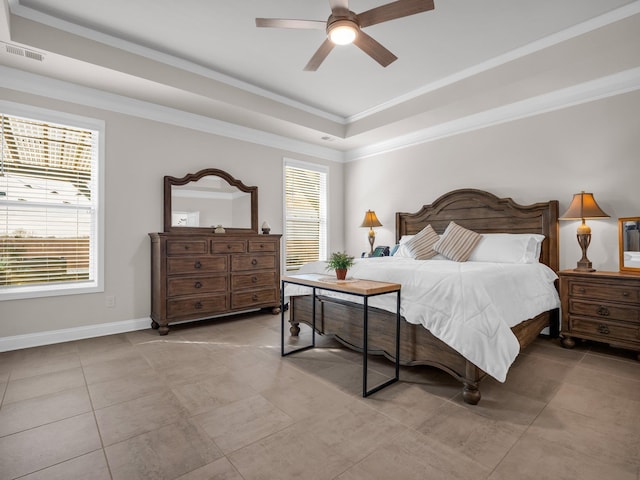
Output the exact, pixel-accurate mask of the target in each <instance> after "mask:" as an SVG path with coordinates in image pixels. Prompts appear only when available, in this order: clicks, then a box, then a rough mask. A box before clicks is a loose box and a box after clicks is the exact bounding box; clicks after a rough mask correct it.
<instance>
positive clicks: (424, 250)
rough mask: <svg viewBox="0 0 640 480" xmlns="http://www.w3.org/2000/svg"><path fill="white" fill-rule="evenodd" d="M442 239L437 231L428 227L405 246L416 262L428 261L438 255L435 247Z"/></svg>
mask: <svg viewBox="0 0 640 480" xmlns="http://www.w3.org/2000/svg"><path fill="white" fill-rule="evenodd" d="M439 239H440V237H439V236H438V234H437V233H436V231H435V230H434V229H433V228H432V227H431V225H427V226H426V227H424V228H423V229H422V230H420V231H419V232H418V233H417V234H415V235H414V236H413V237H411V238H410V239H409V240H407V241H406V242H405V243H404V244H403V245H404V246H405V247H406V248H407V250H409V253H410V254H411V256H412V257H413V258H415V259H416V260H428V259H430V258H431V257H434V256H435V255H436V251H435V250H434V249H433V246H434V245H435V244H436V242H437V241H438V240H439Z"/></svg>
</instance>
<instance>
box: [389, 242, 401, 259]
mask: <svg viewBox="0 0 640 480" xmlns="http://www.w3.org/2000/svg"><path fill="white" fill-rule="evenodd" d="M398 248H400V244H399V243H396V244H395V245H394V246H393V247H391V251H390V252H389V256H390V257H393V256H394V255H395V254H396V252H397V251H398Z"/></svg>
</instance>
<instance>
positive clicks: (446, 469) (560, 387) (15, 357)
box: [0, 315, 640, 480]
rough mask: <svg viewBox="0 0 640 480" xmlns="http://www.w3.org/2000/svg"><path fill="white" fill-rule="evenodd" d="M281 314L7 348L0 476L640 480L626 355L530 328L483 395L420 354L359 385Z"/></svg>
mask: <svg viewBox="0 0 640 480" xmlns="http://www.w3.org/2000/svg"><path fill="white" fill-rule="evenodd" d="M279 322H280V319H279V316H272V315H252V316H240V317H237V318H236V319H234V320H218V321H211V322H199V323H197V324H192V325H190V326H178V327H175V328H173V329H172V331H171V332H170V334H169V335H168V336H166V337H160V336H158V335H157V333H156V332H155V331H153V330H150V329H149V330H145V331H139V332H133V333H127V334H121V335H112V336H108V337H101V338H95V339H88V340H82V341H76V342H69V343H64V344H58V345H51V346H46V347H39V348H32V349H26V350H20V351H14V352H6V353H0V398H1V399H2V403H1V406H0V479H3V480H4V479H15V478H20V479H29V480H33V479H47V480H51V479H54V480H55V479H64V480H71V479H83V480H86V479H90V480H101V479H117V480H119V479H126V480H132V479H182V480H187V479H188V480H201V479H225V480H237V479H245V480H254V479H268V480H273V479H276V480H280V479H282V480H284V479H293V478H296V479H297V478H301V479H340V480H360V479H369V480H371V479H394V480H405V479H420V480H423V479H473V480H479V479H489V480H498V479H501V480H502V479H505V480H506V479H509V480H513V479H517V480H519V479H547V478H549V479H555V480H560V479H570V480H574V479H582V480H590V479H601V478H604V479H606V480H618V479H619V480H627V479H628V480H640V364H639V363H638V361H637V360H636V359H635V355H633V354H631V353H630V352H625V351H620V350H614V349H608V348H606V347H604V346H598V345H594V344H581V345H579V346H577V347H576V348H575V349H574V350H565V349H563V348H561V347H560V346H559V344H558V342H557V341H555V340H549V339H544V338H540V339H538V340H537V341H536V343H535V344H534V345H532V346H531V347H530V348H529V349H528V350H527V351H526V352H525V353H524V354H523V355H521V356H520V357H519V358H518V360H517V361H516V363H515V364H514V366H513V367H512V369H511V371H510V373H509V377H508V379H507V382H506V383H505V384H500V383H498V382H496V381H492V380H488V381H485V382H484V383H483V384H482V388H481V390H482V394H483V398H482V401H481V402H480V404H479V405H477V406H468V405H465V404H464V403H463V402H462V399H461V395H460V385H459V384H458V383H457V382H456V381H454V380H452V379H451V378H450V377H448V376H447V375H445V374H442V373H440V372H438V371H436V370H433V369H431V368H427V367H414V368H403V369H402V370H401V382H400V383H396V384H393V385H391V386H389V387H387V388H386V389H384V390H381V391H380V392H378V393H376V394H374V395H372V396H371V397H369V398H367V399H363V398H362V397H361V386H362V383H361V366H360V365H361V364H360V356H359V355H357V354H355V353H353V352H350V351H347V350H344V349H341V348H339V347H338V346H337V344H335V343H333V342H332V341H326V340H324V341H323V342H322V343H323V348H321V349H315V350H310V351H307V352H302V353H298V354H296V355H292V356H290V357H286V358H284V359H283V358H281V357H280V351H279V341H280V340H279ZM370 366H371V371H370V382H371V384H375V382H376V381H377V380H376V379H379V378H383V377H382V374H386V373H388V372H391V371H392V370H391V364H390V363H389V362H387V361H382V360H380V359H376V360H371V361H370Z"/></svg>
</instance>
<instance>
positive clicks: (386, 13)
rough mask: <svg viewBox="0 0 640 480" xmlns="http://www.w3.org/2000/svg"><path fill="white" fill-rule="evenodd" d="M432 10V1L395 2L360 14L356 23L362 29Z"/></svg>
mask: <svg viewBox="0 0 640 480" xmlns="http://www.w3.org/2000/svg"><path fill="white" fill-rule="evenodd" d="M433 9H434V4H433V0H397V1H396V2H391V3H387V4H386V5H381V6H379V7H376V8H372V9H371V10H367V11H366V12H362V13H360V14H359V15H358V23H359V24H360V28H364V27H368V26H370V25H376V24H378V23H382V22H388V21H389V20H395V19H396V18H402V17H408V16H409V15H415V14H416V13H422V12H426V11H428V10H433Z"/></svg>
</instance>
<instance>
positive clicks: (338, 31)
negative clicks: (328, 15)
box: [328, 20, 358, 45]
mask: <svg viewBox="0 0 640 480" xmlns="http://www.w3.org/2000/svg"><path fill="white" fill-rule="evenodd" d="M328 30H329V32H328V33H329V39H330V40H331V41H332V42H333V43H335V44H336V45H349V44H350V43H353V41H354V40H355V39H356V36H357V35H358V27H357V25H356V24H355V23H354V22H353V21H351V20H337V21H335V22H333V23H332V24H331V25H330V26H329V29H328Z"/></svg>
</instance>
